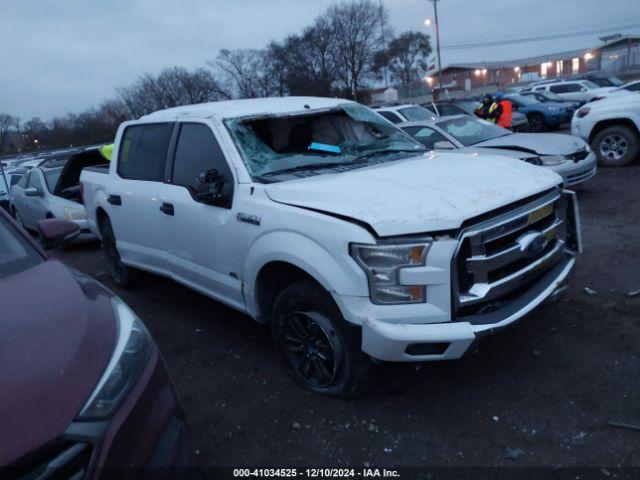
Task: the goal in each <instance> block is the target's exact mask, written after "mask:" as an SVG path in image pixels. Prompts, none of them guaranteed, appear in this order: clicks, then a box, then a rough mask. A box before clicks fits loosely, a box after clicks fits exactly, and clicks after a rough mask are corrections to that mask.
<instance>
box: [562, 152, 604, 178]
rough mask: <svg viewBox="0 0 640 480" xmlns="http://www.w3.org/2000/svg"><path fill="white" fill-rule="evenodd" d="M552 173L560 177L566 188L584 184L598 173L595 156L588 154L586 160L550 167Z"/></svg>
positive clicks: (591, 153)
mask: <svg viewBox="0 0 640 480" xmlns="http://www.w3.org/2000/svg"><path fill="white" fill-rule="evenodd" d="M551 168H552V169H553V171H554V172H556V173H557V174H558V175H560V176H561V177H562V179H563V180H564V184H565V186H567V187H570V186H573V185H578V184H580V183H583V182H586V181H587V180H589V179H590V178H592V177H593V176H595V174H596V173H597V171H598V161H597V159H596V154H595V153H593V152H590V153H589V155H588V156H587V158H585V159H584V160H580V161H579V162H573V161H567V162H565V163H563V164H561V165H558V166H557V167H551Z"/></svg>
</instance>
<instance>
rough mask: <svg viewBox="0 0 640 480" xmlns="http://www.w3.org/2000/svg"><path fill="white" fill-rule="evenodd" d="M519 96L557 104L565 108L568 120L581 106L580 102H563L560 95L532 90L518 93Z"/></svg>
mask: <svg viewBox="0 0 640 480" xmlns="http://www.w3.org/2000/svg"><path fill="white" fill-rule="evenodd" d="M520 95H524V96H525V97H532V98H535V99H536V100H537V101H539V102H542V103H559V104H560V105H562V106H563V107H564V108H565V110H566V111H567V116H569V118H571V117H572V116H573V112H575V111H576V110H577V109H578V108H580V107H581V106H582V105H583V103H582V102H574V101H573V100H565V99H564V98H562V97H561V96H560V95H557V94H555V93H553V92H534V91H532V90H523V91H522V92H520Z"/></svg>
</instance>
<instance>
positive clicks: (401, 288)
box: [351, 242, 431, 305]
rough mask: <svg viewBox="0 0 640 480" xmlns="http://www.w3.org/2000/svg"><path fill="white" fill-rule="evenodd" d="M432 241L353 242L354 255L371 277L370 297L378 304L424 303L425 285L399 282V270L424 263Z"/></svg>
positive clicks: (352, 253)
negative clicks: (395, 243)
mask: <svg viewBox="0 0 640 480" xmlns="http://www.w3.org/2000/svg"><path fill="white" fill-rule="evenodd" d="M430 246H431V242H426V243H420V244H407V245H358V244H353V245H351V256H352V257H353V258H354V259H355V260H356V262H358V264H359V265H360V266H361V267H362V269H363V270H364V271H365V273H366V274H367V278H368V279H369V296H370V297H371V301H372V302H373V303H375V304H378V305H397V304H402V303H423V302H425V301H426V292H425V287H424V285H400V278H399V277H400V269H401V268H405V267H417V266H421V265H424V264H425V260H426V258H427V252H428V251H429V248H430Z"/></svg>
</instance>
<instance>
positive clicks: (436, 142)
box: [399, 115, 597, 186]
mask: <svg viewBox="0 0 640 480" xmlns="http://www.w3.org/2000/svg"><path fill="white" fill-rule="evenodd" d="M399 126H400V127H401V128H402V129H403V130H404V131H405V132H407V133H408V134H410V135H411V136H412V137H414V138H415V139H416V140H418V141H419V142H420V143H422V144H423V145H424V146H425V147H427V148H428V149H430V150H431V149H434V150H454V149H455V151H456V152H463V153H473V154H478V153H481V154H491V155H504V156H507V157H512V158H517V159H519V160H524V161H525V162H528V163H531V164H533V165H540V166H542V167H546V168H549V169H550V170H553V171H554V172H556V173H557V174H558V175H560V176H561V177H562V179H563V180H564V184H565V186H574V185H578V184H580V183H583V182H585V181H587V180H589V179H590V178H592V177H593V176H594V175H595V174H596V171H597V162H596V156H595V154H594V153H593V152H591V149H590V148H589V145H588V144H587V143H586V142H584V141H583V140H581V139H579V138H575V137H572V136H571V135H562V134H557V133H537V134H533V133H512V132H510V131H509V130H507V129H505V128H502V127H500V126H498V125H495V124H493V123H489V122H486V121H484V120H480V119H477V118H476V117H472V116H469V115H457V116H454V117H447V118H443V119H441V120H439V121H437V122H407V123H401V124H399Z"/></svg>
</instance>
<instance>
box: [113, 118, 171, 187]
mask: <svg viewBox="0 0 640 480" xmlns="http://www.w3.org/2000/svg"><path fill="white" fill-rule="evenodd" d="M172 131H173V123H151V124H147V125H133V126H131V127H127V129H126V130H125V131H124V135H123V136H122V140H121V142H120V153H119V155H118V173H119V174H120V176H121V177H122V178H127V179H130V180H148V181H156V182H161V181H163V180H164V174H165V165H166V161H167V149H168V148H169V141H170V140H171V132H172Z"/></svg>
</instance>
